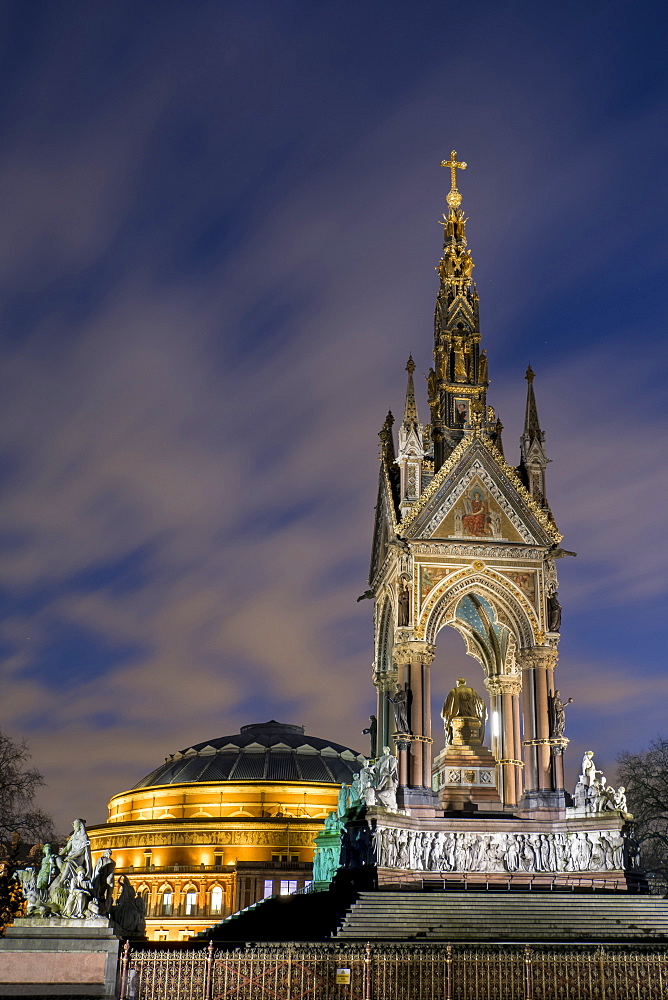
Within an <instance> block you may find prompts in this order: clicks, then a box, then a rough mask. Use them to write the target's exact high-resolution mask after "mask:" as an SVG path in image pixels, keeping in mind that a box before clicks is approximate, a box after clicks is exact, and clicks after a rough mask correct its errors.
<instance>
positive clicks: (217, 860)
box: [213, 851, 223, 865]
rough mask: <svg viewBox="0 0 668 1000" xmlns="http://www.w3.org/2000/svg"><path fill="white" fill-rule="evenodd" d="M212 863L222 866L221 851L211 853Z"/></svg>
mask: <svg viewBox="0 0 668 1000" xmlns="http://www.w3.org/2000/svg"><path fill="white" fill-rule="evenodd" d="M213 863H214V865H222V863H223V852H222V851H214V853H213Z"/></svg>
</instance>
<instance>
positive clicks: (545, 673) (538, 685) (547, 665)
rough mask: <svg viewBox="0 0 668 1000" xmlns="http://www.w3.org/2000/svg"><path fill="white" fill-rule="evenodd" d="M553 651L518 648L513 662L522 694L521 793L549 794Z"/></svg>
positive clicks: (551, 782)
mask: <svg viewBox="0 0 668 1000" xmlns="http://www.w3.org/2000/svg"><path fill="white" fill-rule="evenodd" d="M557 658H558V653H557V650H556V649H554V648H553V647H551V646H529V647H525V648H524V649H520V650H519V651H518V654H517V662H518V664H519V666H520V668H521V670H522V690H523V694H524V744H525V745H524V750H525V757H524V764H525V771H524V782H525V783H524V790H525V792H530V791H539V792H553V791H556V789H555V788H554V781H553V773H552V752H551V750H552V748H551V746H550V709H549V699H548V695H549V694H550V693H551V692H552V691H553V690H554V668H555V666H556V663H557Z"/></svg>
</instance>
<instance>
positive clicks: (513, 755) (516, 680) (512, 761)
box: [485, 674, 522, 806]
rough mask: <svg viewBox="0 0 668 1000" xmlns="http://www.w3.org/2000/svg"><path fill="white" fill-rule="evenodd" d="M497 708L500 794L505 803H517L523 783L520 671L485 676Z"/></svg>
mask: <svg viewBox="0 0 668 1000" xmlns="http://www.w3.org/2000/svg"><path fill="white" fill-rule="evenodd" d="M485 687H486V688H487V690H488V691H489V693H490V695H491V697H492V699H493V702H494V710H495V711H496V712H497V713H498V720H499V736H498V749H497V759H498V761H499V768H498V773H499V787H498V791H499V795H500V796H501V800H502V802H503V804H504V805H510V806H514V805H517V803H518V801H519V795H520V789H521V786H522V780H521V774H520V773H519V772H521V770H522V762H521V759H520V754H519V750H520V732H519V695H520V691H521V689H522V681H521V678H520V677H519V676H518V675H517V674H496V675H495V676H494V677H487V678H486V679H485Z"/></svg>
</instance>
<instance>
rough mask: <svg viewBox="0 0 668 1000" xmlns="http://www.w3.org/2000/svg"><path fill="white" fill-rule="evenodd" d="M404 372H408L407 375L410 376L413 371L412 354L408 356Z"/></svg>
mask: <svg viewBox="0 0 668 1000" xmlns="http://www.w3.org/2000/svg"><path fill="white" fill-rule="evenodd" d="M406 371H407V372H408V374H409V375H412V374H413V372H414V371H415V362H414V361H413V355H412V354H409V355H408V363H407V365H406Z"/></svg>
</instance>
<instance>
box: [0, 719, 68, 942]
mask: <svg viewBox="0 0 668 1000" xmlns="http://www.w3.org/2000/svg"><path fill="white" fill-rule="evenodd" d="M29 762H30V751H29V750H28V744H27V743H26V741H25V740H21V741H17V740H13V739H12V738H11V737H10V736H7V735H6V734H5V733H2V732H0V934H1V933H3V930H4V926H5V924H7V923H9V922H11V920H13V918H14V917H16V916H18V915H19V914H20V913H21V912H22V904H23V896H22V894H21V892H20V889H19V885H18V882H17V880H16V875H15V873H16V869H17V868H21V867H22V865H24V864H29V861H28V853H29V849H30V846H31V845H33V844H35V843H39V844H43V843H45V842H47V841H52V840H55V834H54V830H53V822H52V820H51V817H50V816H47V814H46V813H45V812H42V810H41V809H38V808H37V807H36V806H35V801H34V800H35V793H36V791H37V789H38V788H39V787H40V785H43V784H44V778H43V777H42V775H41V774H40V773H39V771H37V770H36V769H35V768H30V767H28V764H29Z"/></svg>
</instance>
